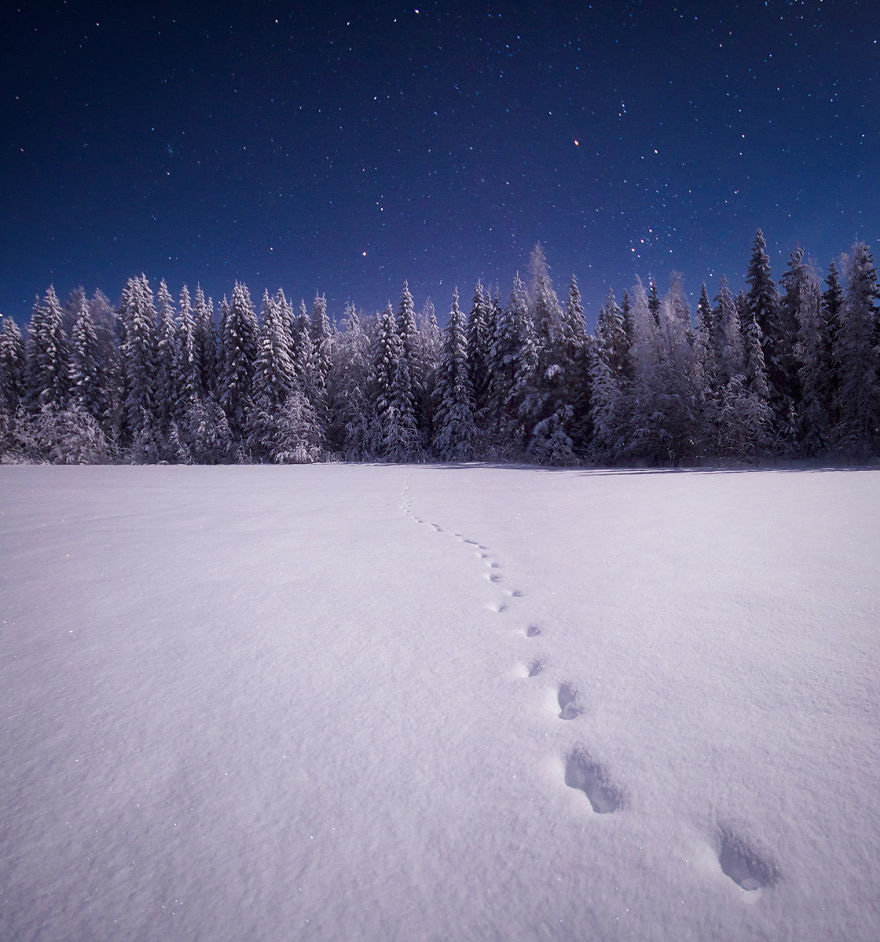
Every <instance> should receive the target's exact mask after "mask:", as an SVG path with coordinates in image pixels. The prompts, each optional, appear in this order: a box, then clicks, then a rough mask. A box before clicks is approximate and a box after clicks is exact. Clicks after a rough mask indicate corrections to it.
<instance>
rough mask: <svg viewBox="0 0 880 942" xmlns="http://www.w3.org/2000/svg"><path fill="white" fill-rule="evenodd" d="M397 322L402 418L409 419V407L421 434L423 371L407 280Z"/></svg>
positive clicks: (423, 388) (398, 309)
mask: <svg viewBox="0 0 880 942" xmlns="http://www.w3.org/2000/svg"><path fill="white" fill-rule="evenodd" d="M396 323H397V334H398V336H399V337H400V367H399V368H398V370H397V371H396V374H395V378H396V382H397V383H398V385H399V387H400V388H399V391H398V398H399V400H400V402H401V408H402V409H404V412H405V414H406V416H407V418H406V420H405V421H407V422H408V421H409V411H410V409H411V410H412V418H413V421H414V422H415V423H416V428H417V432H418V435H419V437H420V438H421V435H422V431H423V423H422V422H420V418H421V416H420V415H419V405H420V404H421V402H422V397H423V395H424V392H425V374H424V364H423V363H422V362H421V360H420V358H419V328H418V323H417V322H416V312H415V305H414V304H413V297H412V295H411V294H410V291H409V284H408V282H406V281H404V283H403V291H402V292H401V295H400V304H399V305H398V308H397V318H396ZM410 404H411V405H410Z"/></svg>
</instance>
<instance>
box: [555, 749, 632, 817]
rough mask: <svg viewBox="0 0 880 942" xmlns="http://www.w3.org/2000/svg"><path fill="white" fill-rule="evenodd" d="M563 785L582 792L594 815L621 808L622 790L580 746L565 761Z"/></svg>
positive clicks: (622, 800)
mask: <svg viewBox="0 0 880 942" xmlns="http://www.w3.org/2000/svg"><path fill="white" fill-rule="evenodd" d="M565 784H566V785H568V787H569V788H576V789H578V791H582V792H583V793H584V794H585V795H586V796H587V798H588V799H589V802H590V806H591V807H592V809H593V811H595V812H596V814H609V813H610V812H612V811H617V810H618V809H619V808H622V807H623V802H624V797H625V796H624V793H623V790H622V789H621V788H619V787H618V786H617V785H615V784H614V782H613V781H612V780H611V778H610V777H609V775H608V772H607V771H606V770H605V768H604V767H603V766H602V765H600V764H599V763H598V762H596V761H595V759H593V758H592V757H591V756H590V754H589V753H588V752H587V750H586V749H584V748H583V747H581V746H579V747H578V748H577V749H575V750H574V751H573V752H570V753H569V755H568V757H567V758H566V760H565Z"/></svg>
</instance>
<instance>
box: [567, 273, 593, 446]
mask: <svg viewBox="0 0 880 942" xmlns="http://www.w3.org/2000/svg"><path fill="white" fill-rule="evenodd" d="M562 334H563V351H564V357H565V371H566V375H565V379H564V385H565V388H566V390H567V391H568V403H567V404H568V405H570V406H571V409H572V416H571V426H570V433H571V438H572V444H573V447H574V451H575V454H576V455H578V456H584V455H586V454H587V451H588V449H589V442H590V439H591V438H592V434H593V433H592V427H591V423H590V339H589V337H588V336H587V324H586V321H585V319H584V305H583V302H582V300H581V292H580V288H579V287H578V283H577V279H576V278H575V276H574V275H572V276H571V281H570V282H569V285H568V297H567V298H566V302H565V309H564V311H563V315H562Z"/></svg>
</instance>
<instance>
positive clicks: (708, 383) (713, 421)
mask: <svg viewBox="0 0 880 942" xmlns="http://www.w3.org/2000/svg"><path fill="white" fill-rule="evenodd" d="M717 351H718V327H717V323H716V319H715V312H714V310H713V309H712V305H711V304H710V303H709V294H708V292H707V291H706V284H705V282H704V283H703V284H702V285H701V286H700V300H699V301H698V302H697V329H696V333H695V335H694V383H695V388H696V392H697V401H696V422H697V430H696V440H697V448H698V454H700V455H710V454H712V455H714V454H716V453H717V448H718V410H719V408H720V402H721V391H720V387H719V367H718V353H717Z"/></svg>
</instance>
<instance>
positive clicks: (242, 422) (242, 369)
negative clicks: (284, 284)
mask: <svg viewBox="0 0 880 942" xmlns="http://www.w3.org/2000/svg"><path fill="white" fill-rule="evenodd" d="M258 340H259V328H258V326H257V315H256V313H255V312H254V306H253V303H252V302H251V296H250V292H249V291H248V288H247V285H245V284H243V283H242V282H240V281H236V283H235V287H234V288H233V289H232V300H231V301H230V303H229V309H228V311H227V313H226V317H225V318H224V321H223V336H222V338H221V341H222V347H223V363H222V370H221V374H220V383H219V388H218V393H219V395H218V398H219V401H220V405H221V406H222V408H223V411H224V412H225V413H226V419H227V421H228V422H229V428H230V431H231V433H232V438H233V441H234V442H235V443H236V445H237V446H238V447H240V448H241V449H243V448H244V444H245V442H246V440H247V435H248V421H249V419H250V412H251V408H252V407H253V397H254V371H255V370H256V363H257V346H258ZM245 454H246V453H245V452H244V451H243V450H242V452H241V456H242V458H244V456H245Z"/></svg>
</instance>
